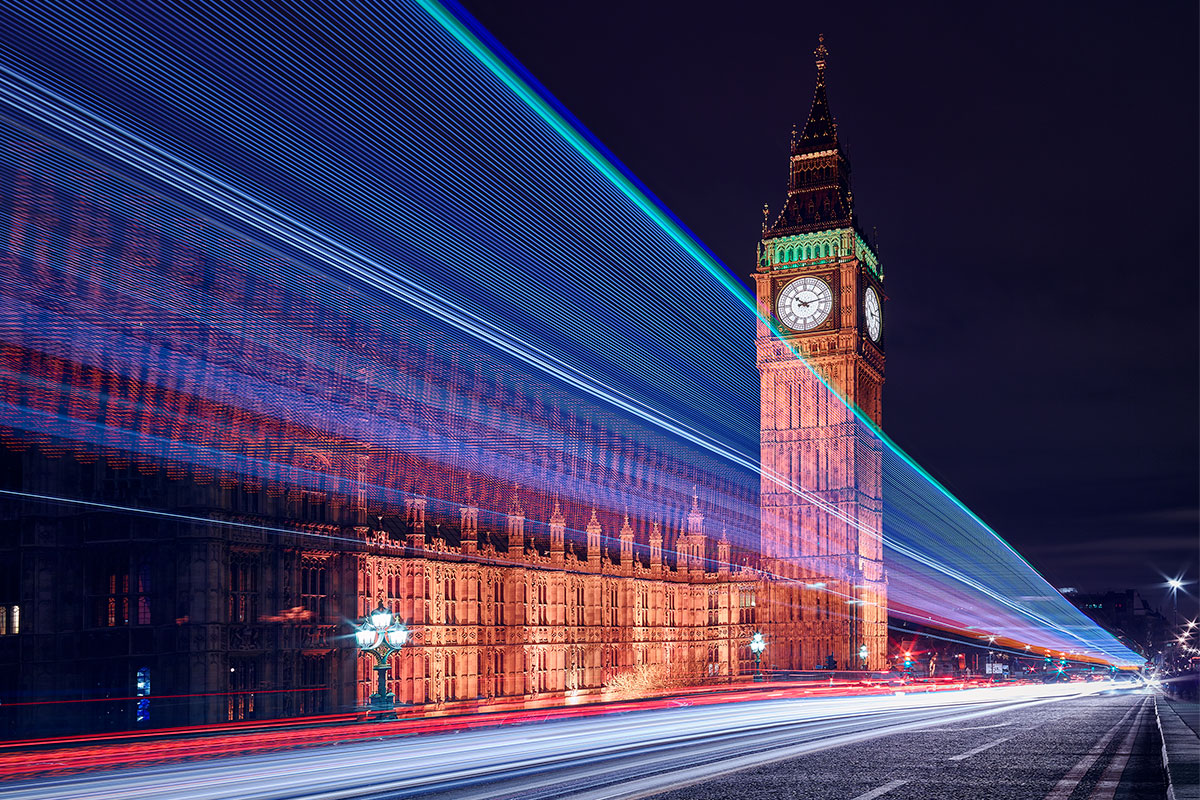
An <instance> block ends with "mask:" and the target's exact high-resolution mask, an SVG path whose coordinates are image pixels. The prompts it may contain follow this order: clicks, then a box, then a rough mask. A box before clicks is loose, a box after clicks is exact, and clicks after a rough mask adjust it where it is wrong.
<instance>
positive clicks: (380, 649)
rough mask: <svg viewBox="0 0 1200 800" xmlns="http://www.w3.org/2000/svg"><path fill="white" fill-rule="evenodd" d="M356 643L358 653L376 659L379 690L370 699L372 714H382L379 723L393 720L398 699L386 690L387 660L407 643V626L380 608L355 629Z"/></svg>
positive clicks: (367, 616)
mask: <svg viewBox="0 0 1200 800" xmlns="http://www.w3.org/2000/svg"><path fill="white" fill-rule="evenodd" d="M354 639H355V641H357V642H358V649H359V650H361V651H362V652H364V653H369V654H370V655H372V656H374V657H375V674H376V675H377V676H378V681H379V683H378V687H379V688H378V689H377V690H376V691H375V694H373V695H371V710H372V711H378V712H380V713H379V715H378V716H376V719H390V718H394V717H395V716H396V699H395V696H394V695H393V694H392V693H391V692H389V691H388V690H387V674H388V670H389V669H390V667H389V666H388V657H389V656H391V654H392V653H394V652H396V651H397V650H399V649H400V648H401V647H403V646H404V643H405V642H407V641H408V626H406V625H405V624H404V622H402V621H401V620H398V619H396V618H395V617H394V616H392V612H391V611H388V610H387V609H386V608H384V607H383V603H380V604H379V607H378V608H376V609H375V610H374V611H372V612H371V613H370V614H367V615H366V616H365V617H363V621H362V623H361V624H359V625H357V626H355V629H354Z"/></svg>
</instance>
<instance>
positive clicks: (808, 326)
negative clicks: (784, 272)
mask: <svg viewBox="0 0 1200 800" xmlns="http://www.w3.org/2000/svg"><path fill="white" fill-rule="evenodd" d="M832 308H833V290H832V289H830V288H829V284H828V283H826V282H825V281H823V280H821V279H820V278H815V277H813V276H812V275H806V276H805V277H803V278H797V279H796V280H794V281H792V282H791V283H789V284H788V285H787V286H785V287H783V291H782V292H780V293H779V302H778V303H777V305H776V311H777V312H778V313H779V319H780V320H782V322H783V324H784V325H787V326H788V327H789V328H791V329H792V330H794V331H811V330H812V329H813V328H815V327H817V326H818V325H820V324H821V323H822V322H824V321H825V320H826V318H827V317H828V316H829V312H830V310H831V309H832Z"/></svg>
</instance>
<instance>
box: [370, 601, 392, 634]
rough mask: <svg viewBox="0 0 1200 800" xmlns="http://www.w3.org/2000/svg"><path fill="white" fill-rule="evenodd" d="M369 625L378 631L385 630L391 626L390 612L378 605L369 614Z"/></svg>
mask: <svg viewBox="0 0 1200 800" xmlns="http://www.w3.org/2000/svg"><path fill="white" fill-rule="evenodd" d="M371 624H372V625H374V626H375V627H376V628H378V629H379V630H381V631H382V630H387V627H388V626H389V625H391V624H392V612H391V611H388V610H387V609H386V608H384V607H383V604H382V603H380V604H379V608H377V609H375V610H374V611H372V612H371Z"/></svg>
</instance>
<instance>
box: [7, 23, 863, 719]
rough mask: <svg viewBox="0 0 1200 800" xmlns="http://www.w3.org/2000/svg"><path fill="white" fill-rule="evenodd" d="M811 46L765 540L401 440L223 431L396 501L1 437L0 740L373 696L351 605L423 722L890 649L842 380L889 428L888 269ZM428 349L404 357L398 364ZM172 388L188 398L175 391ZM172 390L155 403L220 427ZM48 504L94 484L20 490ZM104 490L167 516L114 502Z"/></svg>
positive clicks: (777, 225) (321, 707)
mask: <svg viewBox="0 0 1200 800" xmlns="http://www.w3.org/2000/svg"><path fill="white" fill-rule="evenodd" d="M825 60H826V51H825V47H824V44H820V45H819V46H818V48H817V50H816V64H817V83H816V91H815V93H814V97H813V101H812V106H811V110H810V113H809V116H808V119H807V121H806V122H805V123H804V126H803V128H802V129H801V130H799V131H798V132H793V136H792V142H791V154H790V159H789V163H788V192H787V197H786V199H785V201H784V204H783V206H782V208H781V209H779V210H778V212H777V213H774V214H771V213H770V212H769V210H768V209H764V220H763V229H762V237H761V241H760V242H759V245H758V248H757V265H756V270H755V273H754V277H755V282H756V289H757V297H758V301H759V311H760V314H761V317H762V320H763V321H762V322H760V324H759V326H758V338H757V359H758V368H759V371H760V375H761V390H762V392H761V400H762V405H761V448H762V449H761V461H762V466H763V469H762V481H761V486H760V494H759V496H758V497H757V498H751V497H748V498H746V499H747V500H748V501H754V502H756V504H757V507H758V508H759V509H760V512H761V516H760V518H759V519H758V520H757V525H758V530H759V541H758V542H757V543H756V544H757V546H750V545H748V544H746V543H741V544H735V543H734V542H731V539H730V537H729V536H727V535H726V533H725V530H726V527H727V526H729V527H732V525H731V523H730V521H729V520H726V519H723V518H722V517H721V515H720V513H719V512H717V511H714V504H712V503H711V502H710V500H711V497H712V495H713V494H714V493H715V492H716V491H717V489H716V488H714V487H712V486H704V485H703V484H701V485H698V486H696V487H695V488H693V489H691V491H684V492H683V493H681V494H680V497H679V498H676V501H675V505H674V506H673V509H674V511H673V512H672V514H670V515H664V516H662V517H658V518H640V517H638V516H637V515H636V514H633V515H631V514H630V513H628V512H624V513H622V512H621V511H619V510H614V509H613V508H612V507H611V506H609V507H597V506H596V504H594V503H593V502H590V501H589V500H587V499H581V498H572V497H567V496H565V495H563V494H561V493H560V492H559V491H558V490H557V489H554V488H551V487H550V486H549V485H547V486H544V487H539V486H538V485H537V484H536V482H534V481H531V480H522V481H521V482H519V485H513V484H512V483H511V482H509V483H508V484H507V485H504V484H501V483H498V482H496V481H490V482H489V481H482V480H476V479H474V478H469V477H468V478H463V477H461V475H460V477H458V478H455V477H454V476H450V477H447V478H445V479H435V478H434V477H431V476H428V475H424V473H423V472H422V468H421V466H420V462H419V460H418V461H414V460H411V459H410V460H404V459H402V458H398V457H397V456H396V454H394V453H383V452H377V451H375V450H373V449H372V448H371V447H370V446H368V445H365V444H361V443H355V442H345V441H342V442H337V443H334V444H330V443H329V442H328V441H323V440H320V437H319V436H318V435H317V434H316V433H314V432H313V431H306V432H299V433H297V432H296V431H294V430H293V431H290V432H288V431H282V430H274V429H272V428H271V427H270V422H269V421H256V420H255V419H252V418H251V416H252V415H250V414H249V413H246V414H239V416H238V417H237V418H236V420H234V421H233V422H230V423H228V424H221V425H218V426H216V427H217V429H218V430H229V429H234V428H236V429H238V430H246V431H251V430H252V431H253V435H250V434H247V435H246V438H245V441H244V442H241V443H235V444H236V448H240V450H238V452H243V453H248V454H250V455H251V456H253V457H254V458H258V459H262V460H263V461H264V462H270V461H272V459H273V458H274V455H273V452H274V453H282V452H283V451H282V449H281V448H289V449H288V450H287V453H286V456H287V459H289V460H290V462H291V463H295V464H297V465H298V469H308V470H310V471H311V472H313V473H315V472H319V471H321V470H325V471H329V472H331V473H333V472H337V473H339V474H342V475H357V476H358V480H359V483H360V484H362V485H366V484H370V483H373V482H378V481H382V478H378V477H377V476H379V475H386V476H389V477H390V478H391V480H392V482H393V483H394V484H396V485H398V486H403V487H405V491H404V493H403V499H402V500H398V501H397V502H395V503H391V504H377V503H374V502H373V501H372V500H371V499H369V498H367V497H365V496H364V494H363V492H361V491H358V492H356V491H355V490H354V489H353V488H349V489H347V486H348V485H349V484H346V485H341V486H333V485H331V486H314V485H303V486H301V485H291V484H289V483H288V481H287V480H286V479H285V477H280V478H279V479H278V480H272V479H239V478H237V477H236V476H234V475H233V472H232V470H224V469H223V468H222V466H221V465H216V466H214V467H212V468H207V467H192V468H190V471H189V468H184V467H182V466H180V465H179V464H180V463H182V462H179V461H176V460H173V456H172V455H171V453H166V454H165V456H164V459H165V460H164V462H163V463H166V464H167V466H166V467H163V466H162V464H153V463H150V462H149V461H146V460H144V459H139V458H138V456H136V455H133V456H129V455H125V454H122V453H121V452H118V451H117V449H115V448H107V449H105V448H89V449H86V450H85V451H83V452H82V453H80V452H72V451H71V449H70V448H66V447H62V446H60V445H59V444H57V443H56V441H57V440H54V441H52V440H51V439H50V437H43V438H41V439H39V438H38V437H32V438H31V437H29V436H24V435H21V434H19V433H14V432H12V431H7V430H0V444H3V445H4V448H3V450H4V456H3V460H2V463H0V477H2V478H3V487H4V488H5V489H6V490H7V492H8V493H9V494H8V496H7V499H6V501H5V505H4V507H3V508H4V512H3V513H4V514H5V515H6V520H5V525H6V528H7V530H9V531H11V533H10V534H6V535H5V537H4V538H3V540H0V564H2V565H3V566H2V567H0V667H2V669H0V724H2V725H3V728H2V730H3V731H4V733H6V734H8V735H10V736H18V735H20V736H25V735H31V734H34V733H37V734H51V733H72V732H82V731H94V730H98V729H111V730H118V729H128V728H137V727H162V726H175V725H192V724H208V723H218V722H227V721H241V720H250V719H269V718H279V717H292V716H300V715H322V714H329V715H333V714H345V713H352V712H355V711H356V710H361V709H363V708H364V707H365V706H366V704H367V698H368V696H369V695H370V694H371V693H372V691H373V690H374V687H373V674H372V669H371V667H372V663H371V661H370V660H369V659H367V658H365V657H363V656H361V655H360V654H359V653H358V651H357V649H356V647H355V644H354V639H353V636H352V632H353V624H354V623H355V622H357V621H359V620H361V619H362V617H363V615H365V614H367V613H368V612H369V611H370V610H372V609H373V608H375V607H376V606H378V605H380V604H382V605H384V606H385V607H387V608H389V609H391V610H392V611H393V612H394V613H395V614H396V616H397V617H398V618H400V619H403V620H405V622H406V624H407V626H408V628H409V630H410V632H411V638H410V640H409V641H408V642H407V643H406V644H405V645H404V647H402V648H401V649H400V650H399V651H398V652H396V653H393V654H392V655H391V657H390V659H391V661H390V664H391V669H390V673H389V677H388V680H389V686H388V688H389V690H390V691H391V692H393V693H394V695H395V699H396V701H397V702H398V703H404V704H408V705H410V706H411V707H412V708H413V709H415V710H416V711H418V712H420V713H426V714H443V713H461V712H467V711H473V710H480V709H484V708H487V709H500V708H530V707H539V706H547V705H561V704H564V703H574V702H588V701H596V700H606V699H618V698H620V699H625V698H630V697H639V696H647V695H650V694H654V693H658V692H664V691H668V690H670V689H673V688H679V687H683V686H695V685H708V684H720V683H723V682H732V681H736V680H739V679H741V680H745V679H748V678H749V676H750V675H751V674H752V672H753V671H754V669H755V665H754V661H753V659H752V655H751V652H750V649H749V647H748V645H749V642H750V639H751V636H752V635H753V634H754V633H762V634H763V636H764V637H765V639H766V641H767V643H768V644H767V649H766V652H765V654H764V655H763V657H762V668H763V669H764V670H772V671H783V672H795V671H807V670H814V669H828V668H837V669H841V670H864V669H880V668H882V667H883V665H884V664H885V659H886V644H887V589H886V584H887V579H886V573H885V570H884V563H883V553H882V544H881V516H882V501H881V491H882V489H881V475H880V463H881V462H880V458H881V451H880V443H879V440H878V438H877V437H875V436H873V435H871V426H870V425H866V424H864V422H863V419H862V418H858V417H856V416H855V412H854V411H851V410H849V409H847V408H846V406H845V405H844V404H843V403H841V402H840V401H839V400H838V399H837V398H836V397H835V396H834V395H833V393H832V392H834V391H836V392H837V393H839V394H841V395H842V396H843V397H845V398H846V400H847V401H849V403H850V404H851V405H852V406H854V407H856V408H857V409H858V410H859V412H858V413H861V414H862V415H863V416H864V417H865V418H866V419H869V420H870V421H871V422H872V423H874V424H875V425H878V424H879V423H880V419H881V417H880V415H881V394H882V388H883V381H884V349H883V298H884V295H883V286H882V284H883V273H882V270H881V267H880V265H879V261H878V259H877V257H876V255H875V253H874V252H873V250H872V248H871V246H870V245H869V244H868V242H867V240H866V239H865V238H864V236H863V235H862V233H861V232H860V227H859V224H858V220H857V219H856V217H855V214H854V203H853V196H852V193H851V188H850V162H849V159H848V157H847V155H846V152H845V150H844V148H843V146H842V144H841V143H840V141H839V138H838V130H837V124H836V122H835V120H834V118H833V116H832V114H831V113H830V110H829V106H828V101H827V98H826V87H825ZM246 290H247V291H251V290H253V286H252V285H251V286H248V287H247V289H246ZM130 335H131V336H137V335H141V331H140V330H135V329H134V328H131V329H130ZM360 338H361V337H360ZM15 350H16V348H15V347H14V348H10V352H7V353H5V354H4V355H5V356H6V357H8V358H9V359H10V361H12V360H14V359H17V360H20V362H21V364H22V365H23V366H22V368H23V369H25V370H26V371H28V372H31V373H38V372H54V374H55V375H56V376H58V377H57V378H56V379H57V380H61V381H62V382H63V383H64V384H66V383H72V384H77V385H95V386H100V385H101V384H102V383H103V385H104V387H105V389H104V391H105V396H106V397H108V398H109V402H110V403H112V402H115V400H114V398H119V397H123V396H124V395H123V394H122V393H129V397H131V398H133V400H136V399H137V397H138V395H137V393H136V391H137V390H136V387H132V385H131V384H130V383H129V382H128V381H126V382H118V381H116V380H111V381H110V380H109V379H108V378H106V377H103V376H99V377H98V376H97V374H96V373H95V370H92V369H91V368H87V369H85V368H82V367H78V366H77V365H71V364H59V363H57V362H53V363H52V359H51V357H50V356H48V355H46V354H41V353H30V352H21V353H15V352H14V351H15ZM796 354H800V355H802V356H803V357H804V358H805V359H806V361H807V362H808V364H809V365H811V367H812V370H811V371H810V370H809V369H808V368H807V367H805V366H804V365H803V364H802V363H800V362H799V361H798V360H797V359H796ZM417 360H419V359H417V358H415V357H409V356H405V357H403V358H401V357H397V358H396V359H395V361H396V362H397V369H404V368H405V366H404V363H402V362H408V361H417ZM68 373H70V376H71V377H70V379H69V380H68V378H66V377H63V376H66V375H67V374H68ZM814 373H815V374H814ZM89 381H90V382H91V383H90V384H89ZM104 381H108V383H104ZM142 391H143V394H142V395H141V398H142V400H143V401H145V402H144V403H143V405H144V404H147V403H148V402H149V401H148V400H146V397H147V395H146V393H145V391H144V390H142ZM170 391H171V392H175V393H177V394H178V396H179V398H182V397H183V396H184V395H186V394H187V387H186V386H182V385H181V386H178V387H174V388H172V389H170ZM422 391H427V390H422ZM439 391H443V392H444V393H445V396H446V398H448V399H447V401H446V402H445V403H442V404H441V405H442V406H446V407H453V408H470V407H474V408H479V407H481V406H483V407H486V406H488V404H503V405H506V406H508V407H523V406H520V404H519V403H514V400H513V398H511V397H507V396H503V394H502V390H501V389H499V388H497V387H496V386H494V385H491V384H489V383H487V381H486V380H485V379H484V378H482V377H480V376H470V377H468V378H465V379H463V380H461V381H459V382H458V383H457V384H456V385H454V386H450V387H442V389H441V390H439ZM167 394H168V392H167V391H166V390H163V391H162V392H160V394H158V395H155V397H154V398H153V400H154V403H157V404H160V405H161V406H162V407H164V408H171V409H175V410H178V412H179V413H180V414H182V413H183V411H182V409H184V408H187V409H188V413H189V414H192V415H194V416H195V417H196V418H204V417H206V416H207V417H208V418H211V419H218V420H222V419H225V417H223V416H222V414H224V413H225V412H224V411H222V410H220V409H200V408H198V407H193V406H187V405H186V402H185V400H183V399H175V395H171V397H168V396H167ZM416 394H419V392H417V391H414V395H416ZM54 402H57V401H54ZM72 402H73V401H72ZM539 402H540V401H539ZM134 405H135V404H134V403H133V401H132V400H131V402H130V403H129V408H131V409H132V408H133V406H134ZM433 405H436V404H433V403H431V407H433ZM532 405H537V403H533V404H532ZM548 405H549V404H547V406H548ZM65 407H66V406H64V408H65ZM65 413H67V414H68V415H69V414H70V413H74V411H73V410H72V409H69V408H68V409H67V411H66V412H65ZM82 413H83V412H80V414H82ZM128 413H129V414H131V415H132V414H134V413H135V411H132V410H131V411H129V412H128ZM137 413H140V412H137ZM414 413H415V412H414ZM528 413H529V414H531V415H532V414H537V413H543V412H542V411H540V410H538V409H534V408H530V410H529V411H528ZM111 416H112V415H111V413H110V419H109V420H108V422H109V423H110V424H111ZM130 419H132V417H130ZM563 424H566V423H563ZM430 425H431V427H430V430H432V429H433V423H430ZM127 427H130V428H134V427H135V425H134V424H133V422H130V423H129V424H128V425H127ZM584 427H585V428H586V427H587V425H586V423H585V424H584ZM214 435H217V434H210V436H214ZM306 437H307V438H306ZM212 441H215V439H214V440H212ZM597 441H598V445H597V446H598V447H601V448H603V447H604V446H606V445H605V439H604V437H603V436H600V437H598V439H597ZM305 442H309V444H305ZM210 444H211V442H210ZM610 444H611V443H610ZM631 446H633V445H631ZM236 448H235V449H236ZM272 448H274V449H275V450H274V451H273V450H272ZM276 460H282V459H276ZM331 465H332V466H331ZM451 471H453V470H451ZM459 472H460V473H463V472H469V469H463V468H460V469H459ZM297 474H299V473H297ZM680 475H681V476H682V475H683V472H680ZM372 476H376V477H372ZM396 476H400V477H399V478H397V477H396ZM681 479H682V478H681ZM434 485H437V486H439V487H441V488H440V489H439V490H438V497H437V500H436V502H431V501H430V500H429V499H428V498H429V497H430V496H432V495H433V494H434V491H433V490H432V489H430V487H431V486H434ZM18 495H19V497H18ZM63 496H69V497H75V498H82V500H81V501H80V502H78V503H75V504H73V505H72V504H67V505H64V504H55V503H53V502H47V501H43V500H39V499H38V498H52V497H63ZM89 498H90V499H89ZM485 501H486V502H485ZM112 504H118V505H121V504H123V505H127V506H130V507H136V508H158V509H170V511H169V513H147V514H142V515H140V516H131V515H129V514H125V513H120V512H119V511H116V510H114V507H113V505H112ZM281 521H285V522H286V524H283V522H281Z"/></svg>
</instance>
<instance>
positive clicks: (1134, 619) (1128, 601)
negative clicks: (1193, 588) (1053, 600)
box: [1060, 587, 1170, 659]
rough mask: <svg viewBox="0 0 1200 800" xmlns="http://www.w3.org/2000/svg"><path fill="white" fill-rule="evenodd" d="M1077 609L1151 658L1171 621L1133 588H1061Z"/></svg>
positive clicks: (1166, 634) (1163, 640)
mask: <svg viewBox="0 0 1200 800" xmlns="http://www.w3.org/2000/svg"><path fill="white" fill-rule="evenodd" d="M1060 591H1061V592H1062V594H1063V597H1065V598H1067V600H1069V601H1070V602H1071V604H1072V605H1074V606H1075V607H1076V608H1078V609H1079V610H1080V611H1082V612H1083V613H1084V614H1086V615H1087V616H1089V617H1090V618H1091V619H1093V620H1094V621H1095V622H1096V623H1097V624H1098V625H1100V626H1101V627H1102V628H1104V629H1106V630H1108V631H1109V632H1111V633H1112V634H1114V635H1115V636H1117V638H1119V639H1120V640H1121V641H1122V642H1123V643H1124V644H1126V645H1127V646H1129V647H1131V648H1132V649H1134V650H1136V651H1138V652H1139V653H1141V654H1142V655H1144V656H1146V657H1147V658H1150V659H1153V658H1154V655H1155V653H1157V652H1158V650H1160V649H1161V648H1162V645H1163V642H1165V641H1166V639H1167V637H1168V636H1169V634H1170V622H1169V621H1168V620H1167V618H1166V617H1164V616H1163V615H1162V614H1160V613H1159V612H1158V611H1157V610H1156V609H1154V608H1153V607H1151V606H1150V604H1149V603H1147V602H1146V599H1145V598H1144V597H1142V595H1141V594H1140V593H1139V592H1138V591H1137V590H1136V589H1125V590H1121V591H1115V590H1110V591H1106V592H1095V593H1084V592H1080V591H1077V590H1076V589H1074V588H1072V587H1066V588H1063V589H1061V590H1060Z"/></svg>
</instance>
